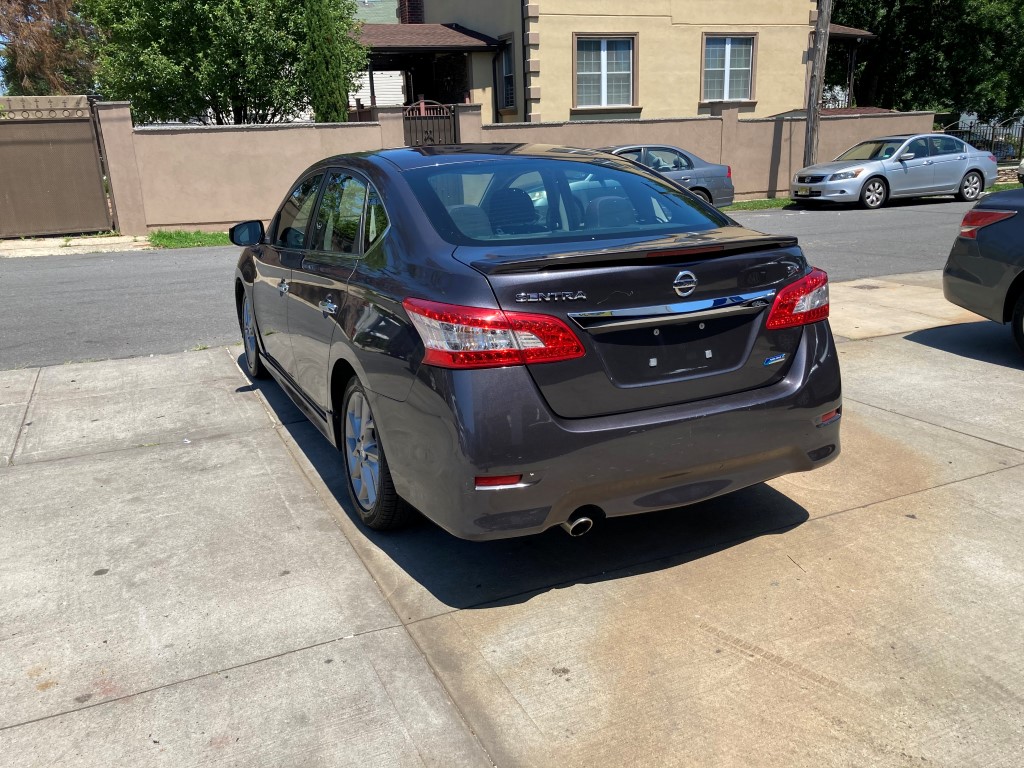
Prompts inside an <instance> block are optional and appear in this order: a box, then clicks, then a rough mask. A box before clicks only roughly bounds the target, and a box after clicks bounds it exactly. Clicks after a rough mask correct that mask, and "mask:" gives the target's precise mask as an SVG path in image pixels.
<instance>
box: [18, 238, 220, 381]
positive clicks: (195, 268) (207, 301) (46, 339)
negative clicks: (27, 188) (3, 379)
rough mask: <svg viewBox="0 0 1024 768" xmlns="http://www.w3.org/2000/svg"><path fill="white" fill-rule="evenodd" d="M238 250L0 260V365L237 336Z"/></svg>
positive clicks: (179, 347)
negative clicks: (234, 290)
mask: <svg viewBox="0 0 1024 768" xmlns="http://www.w3.org/2000/svg"><path fill="white" fill-rule="evenodd" d="M237 259H238V249H237V248H234V247H228V248H195V249H183V250H173V251H139V252H123V253H94V254H86V255H80V256H35V257H28V258H21V259H0V370H6V369H11V368H23V367H25V366H35V365H60V364H61V363H66V362H80V361H85V360H106V359H110V358H119V357H137V356H139V355H149V354H160V353H165V352H182V351H185V350H189V349H193V348H195V347H198V346H202V345H208V346H213V345H215V344H226V343H231V342H234V341H236V340H238V338H239V335H238V323H237V320H236V319H235V307H234V298H233V295H232V291H231V284H232V277H233V270H234V264H235V262H236V260H237Z"/></svg>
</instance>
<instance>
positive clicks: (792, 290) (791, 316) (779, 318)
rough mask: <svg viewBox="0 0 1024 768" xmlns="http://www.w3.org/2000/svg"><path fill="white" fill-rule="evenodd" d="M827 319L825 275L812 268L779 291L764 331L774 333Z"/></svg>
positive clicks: (826, 282) (826, 284)
mask: <svg viewBox="0 0 1024 768" xmlns="http://www.w3.org/2000/svg"><path fill="white" fill-rule="evenodd" d="M827 317H828V275H827V274H825V272H824V271H823V270H820V269H816V268H815V269H812V270H811V272H810V274H808V275H806V276H804V277H802V278H800V279H799V280H797V281H796V282H795V283H793V284H792V285H787V286H786V287H785V288H783V289H782V290H781V291H779V295H778V296H776V297H775V303H774V304H773V305H772V311H771V312H769V313H768V321H767V324H766V325H767V328H768V330H770V331H777V330H779V329H780V328H794V327H796V326H798V325H807V324H808V323H816V322H818V321H819V320H824V319H825V318H827Z"/></svg>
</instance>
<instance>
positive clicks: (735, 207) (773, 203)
mask: <svg viewBox="0 0 1024 768" xmlns="http://www.w3.org/2000/svg"><path fill="white" fill-rule="evenodd" d="M792 204H793V201H792V200H790V199H789V198H788V197H774V198H772V199H771V200H741V201H740V202H738V203H733V204H732V205H727V206H726V207H725V208H722V210H723V211H725V212H726V213H728V212H729V211H764V210H767V209H769V208H788V207H789V206H790V205H792Z"/></svg>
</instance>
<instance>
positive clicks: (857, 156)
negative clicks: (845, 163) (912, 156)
mask: <svg viewBox="0 0 1024 768" xmlns="http://www.w3.org/2000/svg"><path fill="white" fill-rule="evenodd" d="M903 141H904V139H897V140H895V141H893V140H891V139H890V140H888V141H883V140H880V139H876V140H874V141H862V142H861V143H860V144H858V145H857V146H855V147H851V148H850V149H848V150H846V151H845V152H843V154H841V155H840V156H839V157H837V158H836V160H886V159H888V158H890V157H892V156H893V155H895V154H896V151H897V150H898V149H899V148H900V147H902V146H903Z"/></svg>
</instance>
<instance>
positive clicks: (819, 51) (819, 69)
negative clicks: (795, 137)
mask: <svg viewBox="0 0 1024 768" xmlns="http://www.w3.org/2000/svg"><path fill="white" fill-rule="evenodd" d="M831 21H832V0H818V21H817V23H816V24H815V26H814V59H813V60H812V61H811V82H810V87H808V89H807V135H806V136H805V137H804V166H808V165H814V163H815V160H816V159H817V156H818V123H819V122H820V119H821V93H822V91H823V90H824V87H825V59H826V58H827V57H828V26H829V24H830V23H831Z"/></svg>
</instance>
